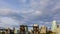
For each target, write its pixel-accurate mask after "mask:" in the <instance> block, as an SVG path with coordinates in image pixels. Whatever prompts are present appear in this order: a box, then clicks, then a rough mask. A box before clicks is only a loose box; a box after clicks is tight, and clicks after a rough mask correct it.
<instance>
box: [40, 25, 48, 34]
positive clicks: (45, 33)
mask: <svg viewBox="0 0 60 34" xmlns="http://www.w3.org/2000/svg"><path fill="white" fill-rule="evenodd" d="M40 34H47V27H46V26H42V27H41V28H40Z"/></svg>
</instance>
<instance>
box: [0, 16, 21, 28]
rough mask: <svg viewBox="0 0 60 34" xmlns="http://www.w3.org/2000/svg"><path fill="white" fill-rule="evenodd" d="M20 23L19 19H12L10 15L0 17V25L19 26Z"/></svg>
mask: <svg viewBox="0 0 60 34" xmlns="http://www.w3.org/2000/svg"><path fill="white" fill-rule="evenodd" d="M19 23H20V24H22V23H21V22H20V21H18V20H16V19H13V18H11V17H0V27H5V28H6V27H10V28H12V27H14V26H19V25H20V24H19Z"/></svg>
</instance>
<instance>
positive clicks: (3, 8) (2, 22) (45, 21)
mask: <svg viewBox="0 0 60 34" xmlns="http://www.w3.org/2000/svg"><path fill="white" fill-rule="evenodd" d="M53 20H56V21H57V23H58V24H60V0H0V27H4V28H6V27H9V28H12V27H16V28H18V27H19V26H20V25H21V24H26V25H32V24H39V25H40V26H42V25H46V26H47V27H51V24H52V21H53Z"/></svg>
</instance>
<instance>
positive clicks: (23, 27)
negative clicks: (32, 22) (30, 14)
mask: <svg viewBox="0 0 60 34" xmlns="http://www.w3.org/2000/svg"><path fill="white" fill-rule="evenodd" d="M20 33H21V34H28V26H27V25H20Z"/></svg>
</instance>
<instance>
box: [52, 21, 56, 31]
mask: <svg viewBox="0 0 60 34" xmlns="http://www.w3.org/2000/svg"><path fill="white" fill-rule="evenodd" d="M56 28H57V22H56V21H55V20H54V21H53V22H52V32H56V31H55V30H56Z"/></svg>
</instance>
